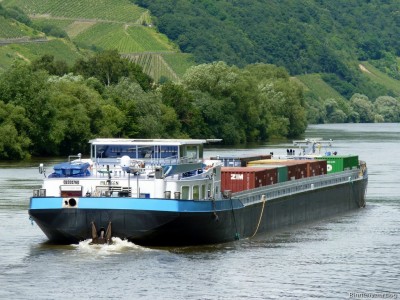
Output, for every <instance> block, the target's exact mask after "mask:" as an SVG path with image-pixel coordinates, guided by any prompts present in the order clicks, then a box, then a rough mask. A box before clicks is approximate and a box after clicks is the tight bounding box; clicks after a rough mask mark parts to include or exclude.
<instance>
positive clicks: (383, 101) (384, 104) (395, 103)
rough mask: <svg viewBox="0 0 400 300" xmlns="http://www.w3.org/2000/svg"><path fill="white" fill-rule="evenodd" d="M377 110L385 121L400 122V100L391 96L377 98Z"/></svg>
mask: <svg viewBox="0 0 400 300" xmlns="http://www.w3.org/2000/svg"><path fill="white" fill-rule="evenodd" d="M374 106H375V111H376V113H377V114H379V115H381V116H382V117H383V120H384V122H400V101H399V100H397V99H396V98H393V97H389V96H381V97H378V98H377V99H376V100H375V103H374Z"/></svg>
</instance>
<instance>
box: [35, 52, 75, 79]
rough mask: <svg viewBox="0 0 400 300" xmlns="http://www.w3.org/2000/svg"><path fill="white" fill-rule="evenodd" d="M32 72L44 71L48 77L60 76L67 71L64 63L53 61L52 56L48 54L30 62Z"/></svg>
mask: <svg viewBox="0 0 400 300" xmlns="http://www.w3.org/2000/svg"><path fill="white" fill-rule="evenodd" d="M32 69H33V71H37V70H46V71H47V72H48V73H49V74H50V75H58V76H62V75H64V74H67V73H68V71H69V68H68V65H67V63H66V62H65V61H62V60H54V56H53V55H50V54H46V55H43V56H42V57H40V58H39V59H37V60H34V61H33V62H32Z"/></svg>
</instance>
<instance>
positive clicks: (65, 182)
mask: <svg viewBox="0 0 400 300" xmlns="http://www.w3.org/2000/svg"><path fill="white" fill-rule="evenodd" d="M64 184H79V180H64Z"/></svg>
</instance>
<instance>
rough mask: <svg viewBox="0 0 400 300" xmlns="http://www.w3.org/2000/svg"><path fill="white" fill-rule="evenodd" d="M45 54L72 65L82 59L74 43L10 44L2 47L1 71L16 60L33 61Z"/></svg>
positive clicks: (0, 53) (58, 41) (56, 40)
mask: <svg viewBox="0 0 400 300" xmlns="http://www.w3.org/2000/svg"><path fill="white" fill-rule="evenodd" d="M44 54H52V55H54V57H55V58H56V59H59V60H61V59H63V60H66V61H67V62H70V63H71V62H73V61H75V60H76V59H77V58H80V57H82V54H80V53H79V52H78V51H77V49H76V48H75V46H74V45H73V44H72V43H70V42H66V41H63V40H60V39H54V40H50V41H48V42H46V43H26V44H10V45H7V46H2V47H0V70H1V69H3V70H4V69H6V68H8V67H9V66H11V64H12V63H13V62H14V61H15V60H24V61H32V60H34V59H37V58H39V57H40V56H42V55H44Z"/></svg>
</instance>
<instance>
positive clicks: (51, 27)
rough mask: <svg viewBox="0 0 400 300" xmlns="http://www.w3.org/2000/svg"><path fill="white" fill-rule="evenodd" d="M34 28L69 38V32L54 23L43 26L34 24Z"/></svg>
mask: <svg viewBox="0 0 400 300" xmlns="http://www.w3.org/2000/svg"><path fill="white" fill-rule="evenodd" d="M34 28H35V29H37V30H39V31H42V32H44V33H45V34H47V35H51V36H55V37H58V38H68V34H67V33H66V32H65V30H63V29H61V28H59V27H57V26H56V25H53V24H44V25H42V26H39V25H36V26H34Z"/></svg>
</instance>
